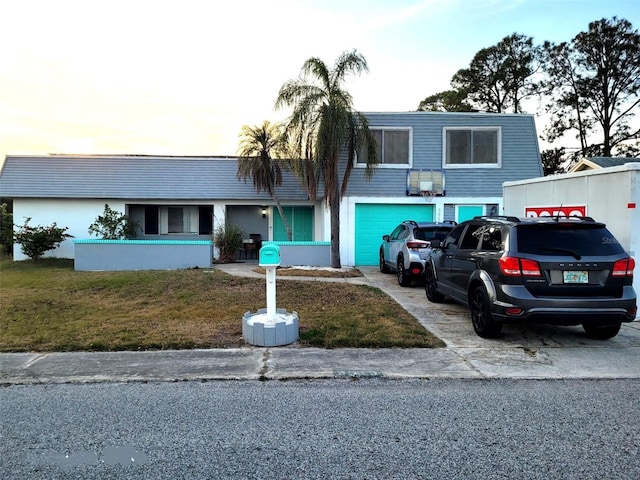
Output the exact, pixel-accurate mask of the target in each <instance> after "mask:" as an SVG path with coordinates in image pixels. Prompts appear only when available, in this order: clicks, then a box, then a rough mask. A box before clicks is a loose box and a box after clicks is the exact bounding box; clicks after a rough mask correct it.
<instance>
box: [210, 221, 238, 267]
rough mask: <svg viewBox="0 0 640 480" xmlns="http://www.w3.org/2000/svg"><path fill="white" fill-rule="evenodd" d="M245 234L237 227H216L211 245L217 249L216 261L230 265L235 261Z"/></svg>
mask: <svg viewBox="0 0 640 480" xmlns="http://www.w3.org/2000/svg"><path fill="white" fill-rule="evenodd" d="M244 237H245V233H244V232H243V231H242V229H241V228H240V227H238V226H237V225H227V226H226V227H225V226H224V225H218V226H217V227H216V231H215V233H214V235H213V243H214V245H215V246H216V248H217V249H218V252H219V255H218V260H219V261H220V262H221V263H230V262H233V261H234V260H235V259H236V252H237V251H238V250H240V249H241V248H242V241H243V240H244Z"/></svg>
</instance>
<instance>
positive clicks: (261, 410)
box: [0, 379, 640, 480]
mask: <svg viewBox="0 0 640 480" xmlns="http://www.w3.org/2000/svg"><path fill="white" fill-rule="evenodd" d="M639 392H640V380H637V379H625V380H622V379H621V380H607V379H601V380H584V379H565V380H510V379H502V380H487V379H482V380H460V379H435V380H417V379H413V380H388V379H360V380H353V379H351V380H348V379H343V380H335V379H334V380H293V381H266V382H259V381H227V382H221V381H215V382H174V383H168V382H159V383H140V382H136V383H99V384H49V385H13V386H4V387H2V388H0V459H1V461H0V478H2V479H5V480H13V479H16V480H17V479H20V480H22V479H66V478H69V479H71V478H73V479H120V478H122V479H125V478H126V479H205V478H207V479H208V478H211V479H222V478H238V479H259V478H309V479H319V478H323V479H326V478H345V479H347V478H349V479H365V478H367V479H371V478H375V479H378V478H384V479H386V478H398V479H412V478H429V479H465V480H470V479H483V480H486V479H525V480H526V479H545V480H553V479H581V480H587V479H598V480H600V479H608V480H611V479H634V480H635V479H638V478H640V451H639V450H640V402H638V401H637V399H638V393H639Z"/></svg>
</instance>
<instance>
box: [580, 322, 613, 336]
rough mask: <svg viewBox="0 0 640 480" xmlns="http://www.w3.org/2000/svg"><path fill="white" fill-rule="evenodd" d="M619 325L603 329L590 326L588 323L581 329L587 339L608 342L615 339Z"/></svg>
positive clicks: (607, 326)
mask: <svg viewBox="0 0 640 480" xmlns="http://www.w3.org/2000/svg"><path fill="white" fill-rule="evenodd" d="M620 325H621V323H620V322H618V323H614V324H613V325H606V326H604V327H601V326H597V325H592V324H590V323H583V324H582V328H584V332H585V333H586V334H587V337H589V338H595V339H597V340H608V339H610V338H613V337H615V336H616V335H617V334H618V332H619V331H620Z"/></svg>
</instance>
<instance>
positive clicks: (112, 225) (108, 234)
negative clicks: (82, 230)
mask: <svg viewBox="0 0 640 480" xmlns="http://www.w3.org/2000/svg"><path fill="white" fill-rule="evenodd" d="M138 230H140V224H139V223H138V222H134V221H132V220H131V219H130V218H129V217H128V216H127V215H122V214H120V212H118V211H116V210H113V209H111V208H110V207H109V205H108V204H106V203H105V204H104V212H103V213H102V215H98V217H97V218H96V219H95V221H94V222H93V223H92V224H91V225H89V234H90V235H93V234H95V235H96V236H99V237H102V238H103V239H104V240H124V239H129V238H135V237H136V235H137V233H138Z"/></svg>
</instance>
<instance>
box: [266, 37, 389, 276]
mask: <svg viewBox="0 0 640 480" xmlns="http://www.w3.org/2000/svg"><path fill="white" fill-rule="evenodd" d="M366 71H368V66H367V62H366V60H365V59H364V57H363V56H362V55H361V54H360V53H358V52H357V51H355V50H353V51H351V52H344V53H343V54H341V55H340V56H339V57H338V59H337V60H336V63H335V65H334V66H333V68H331V69H329V68H328V67H327V65H326V64H325V63H324V62H323V61H322V60H320V59H319V58H316V57H312V58H309V59H307V60H306V61H305V62H304V65H303V66H302V71H301V75H300V77H299V78H297V79H294V80H289V81H288V82H286V83H285V84H284V85H283V86H282V87H281V88H280V92H279V94H278V99H277V100H276V108H282V107H291V108H292V110H293V111H292V113H291V116H290V118H289V121H288V125H287V131H288V133H289V134H290V137H291V141H292V142H293V144H294V145H295V147H296V152H297V154H298V156H300V157H301V158H302V160H301V162H299V163H297V164H296V163H294V164H293V165H292V169H293V170H294V171H296V172H297V173H298V174H299V175H300V176H301V178H302V179H303V181H304V182H305V183H306V186H307V188H308V190H309V195H310V197H311V198H312V199H314V200H315V197H316V190H317V185H318V182H319V181H324V185H325V201H326V202H327V204H328V205H329V212H330V218H331V266H332V267H334V268H340V202H341V199H342V196H343V195H344V194H345V192H346V189H347V183H348V181H349V176H350V175H351V171H352V168H353V162H354V159H355V156H356V155H357V154H358V153H359V152H360V153H362V150H361V149H362V148H363V147H365V151H366V154H365V155H366V157H367V159H366V168H365V177H366V178H367V179H369V178H371V176H372V175H373V170H374V167H375V165H376V164H377V162H378V160H377V156H376V142H375V139H374V138H373V137H372V135H371V133H370V132H369V126H368V122H367V120H366V118H365V117H364V115H362V114H361V113H359V112H357V111H355V110H354V108H353V99H352V98H351V95H350V94H349V92H347V91H346V90H345V89H344V88H343V86H342V83H343V82H344V80H345V78H346V77H347V76H348V75H349V74H360V73H362V72H366ZM344 154H346V156H347V163H346V167H345V170H344V172H342V182H340V171H339V161H340V157H341V155H344Z"/></svg>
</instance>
